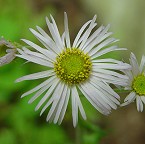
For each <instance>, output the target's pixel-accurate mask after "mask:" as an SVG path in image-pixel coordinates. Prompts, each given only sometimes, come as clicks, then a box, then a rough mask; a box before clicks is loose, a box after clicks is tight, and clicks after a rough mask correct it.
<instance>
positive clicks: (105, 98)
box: [90, 81, 117, 109]
mask: <svg viewBox="0 0 145 144" xmlns="http://www.w3.org/2000/svg"><path fill="white" fill-rule="evenodd" d="M90 83H91V84H92V85H93V86H94V87H95V88H96V91H97V92H96V93H97V94H98V95H99V96H100V98H102V100H103V101H104V102H106V103H107V104H108V105H109V106H110V107H111V108H113V109H117V105H116V103H114V102H113V101H112V100H111V99H109V97H110V94H109V93H107V92H105V91H104V90H103V89H102V88H101V87H99V86H98V85H97V84H95V83H94V82H92V81H90Z"/></svg>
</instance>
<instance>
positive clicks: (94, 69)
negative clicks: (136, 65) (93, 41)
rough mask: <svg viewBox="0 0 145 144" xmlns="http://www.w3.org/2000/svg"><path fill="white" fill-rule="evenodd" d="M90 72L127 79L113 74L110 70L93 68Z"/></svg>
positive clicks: (115, 73)
mask: <svg viewBox="0 0 145 144" xmlns="http://www.w3.org/2000/svg"><path fill="white" fill-rule="evenodd" d="M92 71H94V72H96V73H102V74H106V75H112V76H114V77H118V78H122V79H126V80H128V77H127V76H126V75H122V74H120V73H117V72H114V71H112V70H106V69H99V68H97V67H94V68H93V69H92Z"/></svg>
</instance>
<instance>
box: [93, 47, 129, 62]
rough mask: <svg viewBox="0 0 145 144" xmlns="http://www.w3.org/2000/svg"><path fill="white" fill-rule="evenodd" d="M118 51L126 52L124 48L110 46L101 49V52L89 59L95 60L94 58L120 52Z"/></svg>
mask: <svg viewBox="0 0 145 144" xmlns="http://www.w3.org/2000/svg"><path fill="white" fill-rule="evenodd" d="M120 50H127V49H126V48H118V47H117V46H111V47H108V48H106V49H103V50H101V51H99V52H96V53H95V54H94V55H92V56H91V59H95V58H97V57H100V56H102V55H104V54H107V53H109V52H111V51H120Z"/></svg>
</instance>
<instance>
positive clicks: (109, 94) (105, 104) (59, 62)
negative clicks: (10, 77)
mask: <svg viewBox="0 0 145 144" xmlns="http://www.w3.org/2000/svg"><path fill="white" fill-rule="evenodd" d="M50 17H51V22H50V21H49V19H48V18H47V17H46V23H47V26H48V29H49V31H50V34H51V36H49V35H48V34H47V33H46V32H45V31H44V30H43V29H41V28H40V27H38V26H37V30H38V31H35V30H33V29H30V31H31V32H32V33H33V34H34V36H35V37H36V38H37V39H38V40H39V41H40V42H41V43H42V44H43V47H41V46H38V45H36V44H35V43H33V42H31V41H29V40H26V39H23V41H24V42H25V43H27V44H28V45H29V46H31V47H32V48H33V49H34V50H33V51H31V50H29V49H27V48H25V47H24V48H23V50H21V49H18V51H19V54H18V55H17V56H18V57H20V58H23V59H26V60H28V61H30V62H33V63H36V64H40V65H42V66H46V67H48V70H47V71H42V72H38V73H35V74H30V75H27V76H23V77H21V78H19V79H17V80H16V81H17V82H20V81H24V80H34V79H40V78H47V79H46V80H45V81H44V82H43V83H41V84H40V85H38V86H36V87H35V88H33V89H32V90H30V91H28V92H26V93H24V94H23V95H22V97H24V96H27V95H29V94H31V93H34V92H36V94H35V95H34V96H33V97H32V98H31V99H30V100H29V103H32V102H33V101H34V100H35V99H37V98H38V97H40V96H41V97H42V98H41V100H40V102H39V103H38V105H37V106H36V109H35V110H38V109H39V108H40V107H43V108H42V110H41V113H40V115H41V114H42V113H43V112H44V111H45V110H46V109H47V108H48V107H49V106H50V105H51V108H50V110H49V112H48V115H47V118H46V120H47V121H50V122H51V121H53V122H54V123H59V124H60V123H61V122H62V120H63V118H64V115H65V112H66V109H67V105H68V101H69V99H70V98H71V104H72V117H73V125H74V126H76V124H77V121H78V112H79V111H80V114H81V115H82V117H83V118H84V119H86V114H85V111H84V108H83V106H82V103H81V100H80V96H79V95H80V93H81V94H83V95H84V96H85V97H86V98H87V100H88V101H89V102H90V103H91V104H92V105H93V106H94V107H95V108H96V109H97V110H98V111H99V112H100V113H102V114H104V115H108V114H109V113H110V112H111V109H112V108H113V109H116V108H117V105H119V95H118V94H117V93H115V92H114V91H113V89H112V88H111V87H110V86H109V84H108V83H112V84H115V85H126V81H127V77H126V76H124V75H122V74H120V73H118V72H117V71H118V70H124V69H127V68H129V65H128V64H125V63H123V62H121V61H118V60H115V59H111V58H107V59H99V56H102V55H104V54H106V53H108V52H111V51H116V50H124V49H123V48H118V47H117V46H110V45H111V44H113V43H114V42H116V41H117V40H116V39H115V38H108V37H109V36H110V35H111V34H112V33H111V32H107V31H108V29H109V27H110V26H109V25H108V26H107V27H104V26H101V27H99V28H98V29H97V30H96V31H94V33H92V30H93V29H94V28H95V26H96V25H97V24H96V22H95V21H96V16H94V18H93V19H92V20H90V21H88V22H86V23H85V24H84V25H83V26H82V28H81V29H80V31H79V32H78V34H77V36H76V38H75V40H74V42H73V44H72V45H71V42H70V36H69V30H68V19H67V14H66V13H64V33H63V34H62V36H61V35H60V33H59V30H58V28H57V25H56V22H55V20H54V18H53V17H52V16H51V15H50ZM91 33H92V34H91ZM104 47H105V48H104ZM78 90H79V91H80V92H78Z"/></svg>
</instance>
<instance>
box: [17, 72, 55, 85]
mask: <svg viewBox="0 0 145 144" xmlns="http://www.w3.org/2000/svg"><path fill="white" fill-rule="evenodd" d="M54 74H55V73H54V70H47V71H42V72H38V73H33V74H29V75H26V76H23V77H21V78H18V79H17V80H16V81H15V82H21V81H24V80H34V79H40V78H45V77H49V76H52V75H54Z"/></svg>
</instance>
